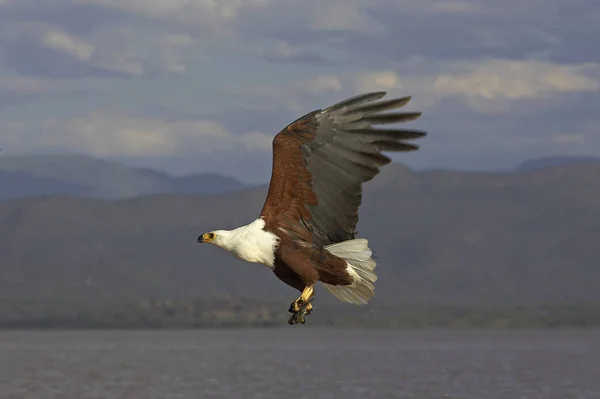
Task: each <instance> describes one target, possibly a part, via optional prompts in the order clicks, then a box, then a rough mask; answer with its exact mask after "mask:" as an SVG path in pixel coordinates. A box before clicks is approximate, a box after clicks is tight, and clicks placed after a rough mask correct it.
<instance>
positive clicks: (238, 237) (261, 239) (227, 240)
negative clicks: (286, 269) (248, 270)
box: [212, 218, 279, 268]
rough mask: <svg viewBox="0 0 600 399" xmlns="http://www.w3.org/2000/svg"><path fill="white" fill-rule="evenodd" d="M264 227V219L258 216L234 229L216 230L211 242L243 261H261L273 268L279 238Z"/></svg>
mask: <svg viewBox="0 0 600 399" xmlns="http://www.w3.org/2000/svg"><path fill="white" fill-rule="evenodd" d="M264 227H265V222H264V220H262V219H260V218H259V219H256V220H254V221H253V222H252V223H250V224H247V225H245V226H241V227H238V228H237V229H234V230H216V231H214V233H215V238H214V240H213V241H212V244H214V245H216V246H218V247H221V248H223V249H225V250H227V251H229V252H231V253H232V254H234V255H235V256H237V257H238V258H239V259H241V260H243V261H246V262H251V263H262V264H263V265H265V266H268V267H270V268H273V267H274V266H273V264H274V262H275V249H276V248H277V244H278V241H279V239H278V237H277V236H276V235H275V234H273V233H270V232H268V231H265V230H263V228H264Z"/></svg>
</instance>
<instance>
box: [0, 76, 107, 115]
mask: <svg viewBox="0 0 600 399" xmlns="http://www.w3.org/2000/svg"><path fill="white" fill-rule="evenodd" d="M101 91H102V87H101V85H99V84H98V83H97V82H93V81H85V82H73V81H71V80H70V79H69V80H66V81H63V80H60V79H43V78H35V77H22V76H8V75H0V109H1V108H2V107H4V106H14V105H18V104H21V103H24V102H26V101H29V100H43V99H52V98H56V96H61V97H62V98H66V97H68V96H70V95H79V94H86V93H87V94H89V93H99V92H101Z"/></svg>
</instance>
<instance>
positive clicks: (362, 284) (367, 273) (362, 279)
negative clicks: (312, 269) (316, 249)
mask: <svg viewBox="0 0 600 399" xmlns="http://www.w3.org/2000/svg"><path fill="white" fill-rule="evenodd" d="M324 249H326V250H327V251H329V252H330V253H332V254H333V255H335V256H338V257H340V258H342V259H344V260H345V261H346V265H347V267H346V271H347V272H348V274H350V275H351V276H352V279H353V280H354V282H353V283H352V284H351V285H330V284H325V283H323V285H324V286H325V288H327V290H328V291H329V292H331V293H332V294H333V296H335V297H336V298H337V299H339V300H340V301H344V302H348V303H353V304H355V305H364V304H366V303H367V302H369V300H370V299H371V298H372V297H373V295H374V294H375V286H374V285H373V283H375V281H377V274H375V272H374V270H375V266H376V264H377V263H376V262H375V260H374V259H372V258H371V255H372V254H373V252H372V251H371V249H370V248H369V242H368V241H367V240H366V239H364V238H355V239H353V240H348V241H342V242H340V243H336V244H331V245H327V246H325V247H324Z"/></svg>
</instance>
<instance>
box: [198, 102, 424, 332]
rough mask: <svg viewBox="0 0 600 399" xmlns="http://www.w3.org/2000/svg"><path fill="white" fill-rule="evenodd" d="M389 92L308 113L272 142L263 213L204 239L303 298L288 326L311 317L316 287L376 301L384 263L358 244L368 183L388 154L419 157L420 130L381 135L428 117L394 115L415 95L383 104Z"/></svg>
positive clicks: (349, 297)
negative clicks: (398, 125)
mask: <svg viewBox="0 0 600 399" xmlns="http://www.w3.org/2000/svg"><path fill="white" fill-rule="evenodd" d="M385 95H386V92H385V91H380V92H371V93H365V94H361V95H358V96H355V97H352V98H349V99H346V100H344V101H341V102H339V103H337V104H335V105H332V106H330V107H328V108H325V109H323V110H316V111H313V112H310V113H308V114H306V115H304V116H303V117H301V118H299V119H297V120H296V121H294V122H292V123H290V124H289V125H288V126H286V127H285V128H284V129H283V130H282V131H281V132H279V134H277V135H276V136H275V138H274V139H273V170H272V175H271V182H270V186H269V191H268V194H267V198H266V200H265V203H264V206H263V209H262V211H261V213H260V216H259V217H258V218H257V219H255V220H254V221H252V222H251V223H249V224H247V225H245V226H241V227H238V228H236V229H234V230H215V231H211V232H208V233H204V234H202V235H201V236H200V237H198V242H200V243H210V244H214V245H216V246H218V247H220V248H223V249H225V250H227V251H229V252H231V253H233V254H234V255H235V256H237V257H238V258H240V259H242V260H244V261H247V262H252V263H262V264H264V265H265V266H267V267H269V268H270V269H271V270H272V271H273V272H274V273H275V275H276V276H277V277H278V278H279V279H280V280H282V281H283V282H284V283H286V284H287V285H289V286H291V287H293V288H295V289H297V290H298V291H300V292H301V294H300V296H299V297H298V299H296V300H295V301H294V302H292V303H291V305H290V308H289V311H290V313H292V317H291V318H290V319H289V324H297V323H304V322H305V320H304V316H305V315H308V314H310V313H312V311H313V306H312V304H311V300H312V299H313V293H314V288H315V284H316V283H317V282H318V281H320V282H321V283H322V284H323V286H324V287H325V288H326V289H327V290H328V291H329V292H330V293H331V294H333V295H334V296H335V297H336V298H338V299H339V300H341V301H344V302H348V303H352V304H356V305H362V304H366V303H367V302H368V301H369V300H370V299H371V298H372V297H373V295H374V285H373V284H374V283H375V281H376V280H377V275H376V273H375V271H374V269H375V265H376V262H375V260H374V259H373V258H372V252H371V249H370V248H369V245H368V241H367V240H366V239H364V238H356V231H355V228H356V224H357V222H358V209H359V207H360V204H361V202H362V184H363V183H364V182H367V181H369V180H371V179H373V178H374V177H375V176H376V175H377V174H378V173H379V168H380V167H381V166H383V165H386V164H388V163H390V162H391V160H390V159H389V158H388V157H386V156H385V155H383V154H382V151H414V150H417V149H418V148H419V147H418V146H417V145H415V144H411V143H407V142H406V141H407V140H411V139H417V138H420V137H423V136H425V135H426V132H424V131H421V130H409V129H375V128H373V125H379V124H392V123H397V122H407V121H412V120H415V119H417V118H418V117H419V116H420V115H421V113H420V112H389V113H381V112H382V111H388V110H392V109H395V108H399V107H402V106H404V105H406V104H407V103H408V102H409V101H410V97H403V98H396V99H390V100H382V101H377V100H380V99H381V98H383V97H384V96H385Z"/></svg>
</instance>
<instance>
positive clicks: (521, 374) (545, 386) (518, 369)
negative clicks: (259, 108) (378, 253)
mask: <svg viewBox="0 0 600 399" xmlns="http://www.w3.org/2000/svg"><path fill="white" fill-rule="evenodd" d="M0 398H1V399H13V398H14V399H38V398H39V399H57V398H61V399H91V398H98V399H100V398H101V399H116V398H139V399H154V398H157V399H158V398H160V399H171V398H172V399H188V398H190V399H191V398H194V399H195V398H242V399H250V398H265V399H269V398H273V399H282V398H294V399H302V398H310V399H319V398H344V399H354V398H361V399H364V398H408V399H412V398H415V399H417V398H418V399H435V398H476V399H496V398H506V399H519V398H528V399H534V398H540V399H542V398H543V399H553V398H556V399H570V398H574V399H588V398H589V399H598V398H600V332H457V331H426V332H422V331H409V332H407V331H372V330H335V329H309V328H305V327H304V326H296V327H295V328H286V329H270V330H203V331H89V332H81V331H78V332H0Z"/></svg>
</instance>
